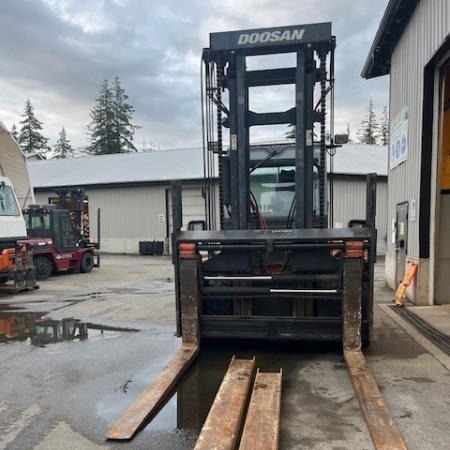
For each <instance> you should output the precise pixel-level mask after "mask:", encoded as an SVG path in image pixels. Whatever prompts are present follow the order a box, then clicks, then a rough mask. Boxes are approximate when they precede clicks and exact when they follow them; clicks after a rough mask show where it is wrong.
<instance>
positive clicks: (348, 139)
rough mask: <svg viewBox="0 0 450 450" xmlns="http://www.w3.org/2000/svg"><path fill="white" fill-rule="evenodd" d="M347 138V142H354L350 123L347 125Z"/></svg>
mask: <svg viewBox="0 0 450 450" xmlns="http://www.w3.org/2000/svg"><path fill="white" fill-rule="evenodd" d="M347 136H348V138H347V142H353V141H352V138H351V135H350V124H349V123H348V124H347Z"/></svg>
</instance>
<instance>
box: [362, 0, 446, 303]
mask: <svg viewBox="0 0 450 450" xmlns="http://www.w3.org/2000/svg"><path fill="white" fill-rule="evenodd" d="M449 31H450V3H449V2H448V0H390V1H389V3H388V6H387V8H386V11H385V13H384V16H383V18H382V21H381V24H380V27H379V29H378V32H377V34H376V36H375V40H374V42H373V44H372V47H371V49H370V52H369V55H368V57H367V61H366V63H365V65H364V68H363V71H362V76H363V77H364V78H373V77H378V76H383V75H386V74H389V76H390V108H389V109H390V122H391V133H390V146H389V172H388V235H389V239H388V240H387V251H386V281H387V283H388V285H389V286H391V287H392V288H394V287H395V286H396V285H398V283H399V282H400V281H401V280H402V278H403V276H404V274H405V271H406V270H408V267H411V264H409V265H408V262H411V261H412V262H415V263H418V271H417V274H416V279H415V283H414V284H413V285H412V286H411V288H410V289H409V291H408V297H409V298H410V299H411V300H412V301H414V302H415V303H416V304H419V305H432V304H441V303H450V291H449V289H448V277H449V275H450V233H449V224H450V35H449Z"/></svg>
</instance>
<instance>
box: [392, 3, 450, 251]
mask: <svg viewBox="0 0 450 450" xmlns="http://www.w3.org/2000/svg"><path fill="white" fill-rule="evenodd" d="M449 29H450V6H449V1H448V0H422V1H420V2H419V4H418V6H417V8H416V11H415V13H414V15H413V17H412V18H411V21H410V23H409V24H408V26H407V28H406V30H405V32H404V34H403V36H402V38H401V40H400V42H399V43H398V45H397V47H396V48H395V50H394V53H393V55H392V61H391V75H390V77H391V86H390V115H391V119H392V118H394V117H395V116H396V115H397V114H398V113H399V112H400V110H401V108H402V107H403V106H408V107H409V118H408V148H409V151H408V152H409V153H408V160H407V161H406V162H404V163H402V164H400V165H399V166H397V167H396V168H395V169H393V170H392V171H390V172H389V184H388V223H389V224H391V223H392V220H393V219H395V216H396V205H397V204H398V203H401V202H403V201H409V202H411V200H413V199H414V200H416V205H417V220H416V221H414V222H411V220H410V221H409V236H408V255H409V256H411V257H418V256H419V230H418V227H419V222H418V218H419V190H420V158H421V140H422V102H423V77H424V68H425V65H426V64H427V63H428V61H429V60H430V59H431V57H432V56H433V54H434V53H435V52H436V51H437V50H438V49H439V47H440V46H441V44H442V42H443V40H444V38H445V37H446V35H447V34H448V32H449ZM410 217H411V215H410ZM387 251H388V253H392V254H394V253H395V246H394V244H392V242H391V240H390V239H388V248H387Z"/></svg>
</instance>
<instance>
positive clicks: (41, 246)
mask: <svg viewBox="0 0 450 450" xmlns="http://www.w3.org/2000/svg"><path fill="white" fill-rule="evenodd" d="M58 194H59V196H60V206H61V207H59V206H54V205H30V206H29V207H28V208H27V209H26V210H25V211H24V213H23V216H24V219H25V223H26V228H27V234H28V239H27V241H26V242H27V243H29V244H30V245H31V246H32V248H33V261H34V266H35V269H36V278H37V279H38V280H44V279H46V278H48V277H49V276H50V275H51V274H52V273H57V272H67V271H73V272H84V273H86V272H90V271H91V270H92V268H93V267H99V266H100V260H99V256H100V255H99V244H98V242H97V243H94V242H91V241H90V240H89V239H88V238H86V237H85V235H84V234H83V227H82V219H83V210H82V207H83V200H84V191H83V190H82V189H77V190H76V191H72V192H71V197H72V198H73V199H74V200H75V204H76V205H77V206H76V208H75V211H69V210H68V209H66V208H65V206H66V204H65V201H64V200H63V199H65V195H66V193H64V197H63V195H62V193H59V192H58Z"/></svg>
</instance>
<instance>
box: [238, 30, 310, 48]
mask: <svg viewBox="0 0 450 450" xmlns="http://www.w3.org/2000/svg"><path fill="white" fill-rule="evenodd" d="M304 33H305V30H304V29H303V28H300V29H297V30H285V31H281V30H276V31H263V32H261V33H250V34H249V33H243V34H240V35H239V39H238V45H243V44H256V43H258V42H260V43H264V42H281V41H301V40H302V39H303V34H304Z"/></svg>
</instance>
